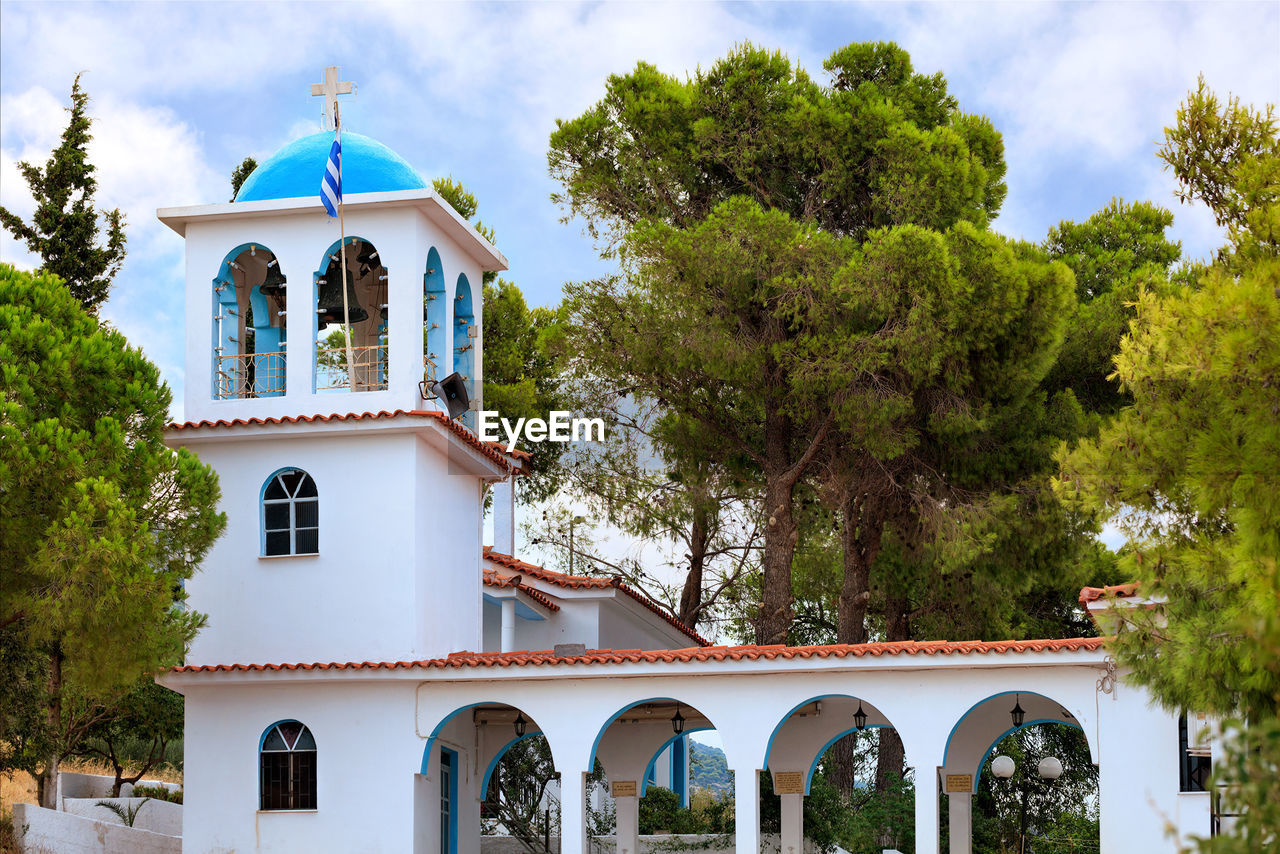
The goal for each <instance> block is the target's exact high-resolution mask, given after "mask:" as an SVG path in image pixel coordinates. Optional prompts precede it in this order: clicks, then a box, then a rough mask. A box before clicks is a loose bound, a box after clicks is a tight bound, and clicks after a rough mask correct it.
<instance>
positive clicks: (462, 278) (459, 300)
mask: <svg viewBox="0 0 1280 854" xmlns="http://www.w3.org/2000/svg"><path fill="white" fill-rule="evenodd" d="M479 343H480V327H479V325H478V324H477V323H476V315H475V300H474V297H473V296H472V293H471V282H470V281H468V279H467V276H466V274H465V273H460V274H458V283H457V287H456V288H455V290H454V296H453V370H454V371H456V372H457V373H459V374H461V375H462V381H463V382H464V383H466V386H467V398H468V399H469V400H470V401H471V404H472V411H469V412H467V413H466V414H465V415H464V416H463V417H462V422H463V423H464V424H466V425H467V426H468V427H470V428H471V429H472V430H474V429H475V427H476V424H475V416H474V415H473V412H474V410H475V409H476V408H477V407H478V406H479V398H477V397H476V392H477V390H478V389H479V383H478V382H477V381H478V379H479V378H478V377H477V376H476V365H477V360H476V348H477V347H478V345H479Z"/></svg>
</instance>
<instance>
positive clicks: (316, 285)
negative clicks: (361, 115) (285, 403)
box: [307, 149, 378, 394]
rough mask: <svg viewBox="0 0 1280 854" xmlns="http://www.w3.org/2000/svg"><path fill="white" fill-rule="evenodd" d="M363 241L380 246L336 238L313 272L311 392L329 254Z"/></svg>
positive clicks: (356, 237)
mask: <svg viewBox="0 0 1280 854" xmlns="http://www.w3.org/2000/svg"><path fill="white" fill-rule="evenodd" d="M326 152H327V149H326ZM344 169H345V167H344ZM343 180H344V181H345V180H346V179H345V177H344V178H343ZM362 241H363V242H364V243H367V244H369V245H370V246H373V248H374V250H375V251H376V250H377V248H378V247H377V246H374V243H373V241H372V240H368V239H367V238H364V237H360V236H359V235H347V237H346V238H345V239H344V238H339V239H338V240H335V241H333V242H332V243H330V244H329V248H328V249H326V250H324V254H322V255H321V256H320V266H319V268H317V269H316V271H315V272H313V273H312V274H311V303H310V306H309V307H308V308H307V314H309V315H311V342H312V344H311V393H312V394H315V393H316V381H317V379H318V375H319V373H320V371H319V366H318V365H317V364H316V358H317V356H318V354H317V353H316V349H317V348H318V347H319V346H320V316H319V315H318V314H316V308H317V307H318V305H319V303H320V281H319V279H320V277H321V276H323V275H324V274H325V273H326V272H328V270H329V262H330V261H332V260H333V259H332V258H330V257H329V256H331V255H338V257H339V258H341V257H342V256H341V255H339V254H338V250H339V249H341V248H342V244H343V243H346V245H347V246H348V247H350V246H351V245H353V244H355V243H360V242H362ZM347 257H348V258H349V257H351V256H349V255H348V256H347ZM368 308H369V307H368V306H365V310H366V311H367V310H368ZM375 310H376V309H375ZM351 337H352V338H354V337H355V333H354V331H353V333H352V336H351ZM353 343H354V342H353ZM348 391H349V389H348Z"/></svg>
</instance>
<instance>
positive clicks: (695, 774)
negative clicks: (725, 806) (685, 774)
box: [689, 739, 733, 796]
mask: <svg viewBox="0 0 1280 854" xmlns="http://www.w3.org/2000/svg"><path fill="white" fill-rule="evenodd" d="M689 788H690V789H709V790H710V791H711V792H713V793H714V794H716V795H717V796H718V795H729V794H733V775H732V774H730V773H729V763H728V762H727V761H726V760H725V758H724V751H723V750H721V749H720V748H718V747H711V746H709V745H706V744H699V743H698V742H696V741H694V740H693V739H689Z"/></svg>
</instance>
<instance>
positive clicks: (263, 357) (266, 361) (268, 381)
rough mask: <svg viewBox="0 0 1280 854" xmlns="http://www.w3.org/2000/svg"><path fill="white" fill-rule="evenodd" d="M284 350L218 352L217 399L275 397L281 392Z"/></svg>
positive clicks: (282, 392) (282, 391) (216, 364)
mask: <svg viewBox="0 0 1280 854" xmlns="http://www.w3.org/2000/svg"><path fill="white" fill-rule="evenodd" d="M284 356H285V354H284V353H283V352H280V353H243V354H240V353H237V354H236V355H234V356H218V357H217V359H216V361H215V363H214V369H215V371H216V372H217V380H218V391H217V399H218V400H234V399H238V398H243V397H278V396H280V395H282V394H284V378H285V358H284Z"/></svg>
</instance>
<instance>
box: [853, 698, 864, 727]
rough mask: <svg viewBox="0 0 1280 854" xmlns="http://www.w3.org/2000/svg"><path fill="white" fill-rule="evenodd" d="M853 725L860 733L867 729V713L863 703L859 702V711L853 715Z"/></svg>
mask: <svg viewBox="0 0 1280 854" xmlns="http://www.w3.org/2000/svg"><path fill="white" fill-rule="evenodd" d="M853 725H854V727H856V728H857V730H858V732H862V731H863V730H864V729H866V728H867V713H866V712H864V711H863V710H862V701H861V700H859V701H858V711H856V712H854V713H853Z"/></svg>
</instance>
